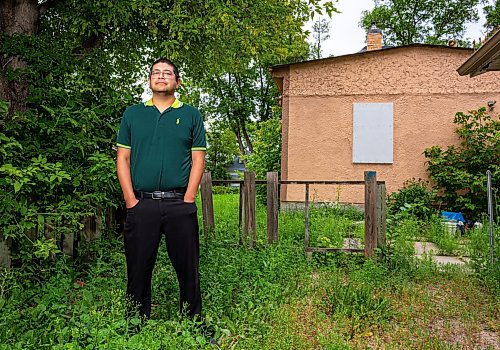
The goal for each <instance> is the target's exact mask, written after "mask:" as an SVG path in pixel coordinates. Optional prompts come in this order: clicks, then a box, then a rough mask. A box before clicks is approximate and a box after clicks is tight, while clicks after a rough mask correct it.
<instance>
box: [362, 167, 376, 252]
mask: <svg viewBox="0 0 500 350" xmlns="http://www.w3.org/2000/svg"><path fill="white" fill-rule="evenodd" d="M377 219H378V217H377V173H376V172H375V171H365V256H366V257H371V256H373V255H374V254H375V247H376V245H377V226H378V225H377V221H378V220H377Z"/></svg>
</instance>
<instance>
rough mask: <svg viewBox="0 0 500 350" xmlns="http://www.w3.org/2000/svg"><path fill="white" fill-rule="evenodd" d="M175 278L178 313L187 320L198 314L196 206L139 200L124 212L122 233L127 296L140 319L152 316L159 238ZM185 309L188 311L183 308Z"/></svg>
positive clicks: (181, 200) (178, 201)
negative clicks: (186, 317)
mask: <svg viewBox="0 0 500 350" xmlns="http://www.w3.org/2000/svg"><path fill="white" fill-rule="evenodd" d="M163 235H165V238H166V242H167V252H168V256H169V258H170V261H171V262H172V265H173V267H174V269H175V272H176V274H177V279H178V281H179V290H180V298H179V302H180V311H181V313H186V314H187V316H189V317H191V318H192V317H194V316H195V315H198V316H199V315H200V314H201V293H200V280H199V270H198V265H199V251H200V250H199V234H198V219H197V216H196V204H195V203H185V202H184V201H183V199H161V200H156V199H139V203H137V205H135V206H134V207H132V208H130V209H127V220H126V222H125V229H124V241H125V256H126V260H127V278H128V282H127V295H128V296H129V297H130V299H131V300H132V302H134V303H135V304H136V305H138V307H139V315H141V316H143V317H147V318H149V317H150V314H151V277H152V273H153V268H154V265H155V262H156V256H157V253H158V246H159V244H160V241H161V237H162V236H163ZM185 305H187V308H185Z"/></svg>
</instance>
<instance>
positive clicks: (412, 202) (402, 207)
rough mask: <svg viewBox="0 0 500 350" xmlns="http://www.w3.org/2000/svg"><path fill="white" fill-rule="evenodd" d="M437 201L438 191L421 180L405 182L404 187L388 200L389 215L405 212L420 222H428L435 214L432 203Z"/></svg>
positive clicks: (392, 194)
mask: <svg viewBox="0 0 500 350" xmlns="http://www.w3.org/2000/svg"><path fill="white" fill-rule="evenodd" d="M435 199H436V191H435V190H432V189H430V185H429V183H428V182H426V181H422V180H421V179H418V180H415V179H410V180H407V181H405V183H404V184H403V187H402V188H401V189H399V190H398V191H396V192H393V193H391V194H390V195H389V196H388V198H387V204H388V210H389V214H392V215H395V214H397V213H399V212H402V211H405V212H406V213H407V214H409V215H412V216H415V217H416V218H418V219H419V220H427V219H429V218H430V216H431V215H432V214H433V213H435V210H433V209H432V206H431V205H432V203H433V202H434V201H435Z"/></svg>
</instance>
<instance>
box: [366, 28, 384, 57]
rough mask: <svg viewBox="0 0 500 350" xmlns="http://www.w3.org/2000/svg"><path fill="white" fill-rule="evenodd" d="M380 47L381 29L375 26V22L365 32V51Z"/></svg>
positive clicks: (379, 48)
mask: <svg viewBox="0 0 500 350" xmlns="http://www.w3.org/2000/svg"><path fill="white" fill-rule="evenodd" d="M381 49H382V31H381V30H380V29H378V28H377V25H376V24H375V23H372V27H371V28H370V30H369V31H368V33H367V34H366V51H373V50H381Z"/></svg>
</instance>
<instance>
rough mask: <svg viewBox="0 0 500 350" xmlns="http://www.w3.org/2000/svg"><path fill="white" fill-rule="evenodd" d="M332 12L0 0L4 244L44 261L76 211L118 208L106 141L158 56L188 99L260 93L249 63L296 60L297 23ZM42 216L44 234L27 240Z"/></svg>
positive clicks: (255, 1) (276, 2) (289, 5)
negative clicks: (218, 90) (175, 73)
mask: <svg viewBox="0 0 500 350" xmlns="http://www.w3.org/2000/svg"><path fill="white" fill-rule="evenodd" d="M332 9H333V5H332V3H331V2H327V3H326V4H324V3H322V2H321V1H319V0H308V1H306V0H288V1H283V0H266V1H264V0H252V1H250V0H235V1H229V2H228V1H220V0H211V1H204V2H200V1H193V0H179V1H172V0H160V1H145V0H123V1H109V0H92V1H90V0H67V1H61V0H45V1H43V0H17V1H2V2H0V17H1V18H2V21H1V22H0V67H1V70H0V203H2V204H1V205H0V241H1V240H2V237H4V238H5V237H11V238H13V239H14V241H15V242H17V243H16V244H17V245H18V247H21V246H22V245H23V244H25V245H26V246H25V247H24V248H23V247H21V248H19V249H18V252H24V253H23V254H24V255H25V256H28V255H29V252H35V253H36V254H38V255H39V256H40V257H46V256H47V254H48V253H49V252H50V251H53V249H54V246H55V245H54V242H56V237H57V236H58V235H60V234H63V233H65V232H66V233H67V232H75V231H78V230H79V229H80V227H81V222H82V217H84V216H87V215H91V214H92V213H95V212H96V211H97V210H100V209H103V208H106V207H116V206H118V205H119V203H120V202H121V198H120V197H121V195H120V192H119V188H118V182H117V180H116V177H115V166H114V157H115V150H114V149H113V145H114V143H115V138H116V133H117V130H118V125H119V120H120V118H121V113H122V112H123V110H124V108H125V107H126V106H127V105H130V104H132V103H137V102H139V101H140V96H141V94H142V92H143V85H144V82H145V78H146V76H147V69H148V65H149V64H150V62H152V61H153V60H154V59H156V58H158V57H160V56H163V57H169V58H171V59H172V60H174V61H175V62H176V63H178V65H179V67H180V69H181V74H182V75H183V77H184V78H185V80H186V87H185V89H183V90H182V91H181V94H182V95H183V96H182V98H183V99H186V100H188V101H191V102H193V101H194V102H196V101H201V100H202V97H203V96H206V95H207V93H210V94H211V95H210V96H212V95H213V93H214V91H215V89H214V83H213V82H217V81H218V82H220V81H222V80H221V79H226V78H227V77H229V76H231V77H237V76H238V77H245V78H244V79H243V78H241V81H242V82H243V81H247V82H248V86H249V89H253V90H254V91H257V90H256V89H255V86H256V85H255V84H256V81H258V80H259V75H258V74H255V71H253V72H250V73H251V74H250V73H249V69H254V68H255V69H257V71H261V72H265V73H266V74H267V71H266V70H267V67H268V65H271V64H277V63H283V62H288V61H290V60H294V59H296V58H297V57H300V54H299V53H300V52H302V51H303V49H302V47H303V46H304V45H307V44H306V38H307V33H305V32H304V31H303V29H302V27H303V24H304V22H305V21H306V20H308V19H309V18H312V16H313V15H314V14H315V13H322V12H323V11H326V12H327V13H331V11H332ZM248 74H250V75H248ZM247 75H248V76H247ZM214 79H218V80H214ZM255 79H257V80H255ZM266 79H267V78H266ZM239 86H240V87H242V86H244V85H239ZM197 87H203V90H200V89H198V88H197ZM237 87H238V85H236V84H234V85H233V86H227V87H224V88H223V90H222V94H220V95H214V96H215V97H211V98H213V100H214V101H216V102H219V101H222V98H223V97H224V96H225V95H226V94H227V93H228V92H230V91H233V89H236V88H237ZM238 88H239V87H238ZM262 91H265V90H262ZM262 91H260V92H259V91H257V92H256V93H262ZM227 96H228V97H231V95H227ZM254 101H256V99H248V98H245V99H243V100H241V101H238V103H239V102H241V104H242V105H243V104H248V105H252V104H253V103H254ZM202 107H203V106H202ZM238 108H239V107H238ZM261 110H265V107H263V109H261ZM232 111H234V108H233V109H232ZM259 113H260V112H259ZM232 115H233V114H231V116H229V115H228V118H229V117H231V118H232ZM252 115H255V113H254V112H251V113H248V112H245V113H242V114H241V117H240V116H238V118H239V120H244V121H245V122H247V121H248V120H251V119H252V118H253V117H252ZM231 120H234V118H233V119H231ZM45 219H46V220H49V221H51V224H50V226H51V227H54V228H55V229H54V230H53V231H52V233H51V236H44V235H34V236H31V238H30V239H26V237H27V236H26V233H27V232H31V231H30V230H34V229H35V228H36V227H40V222H43V221H44V220H45ZM42 226H43V225H42ZM42 231H43V229H42ZM0 243H1V242H0Z"/></svg>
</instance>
